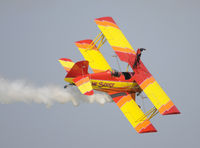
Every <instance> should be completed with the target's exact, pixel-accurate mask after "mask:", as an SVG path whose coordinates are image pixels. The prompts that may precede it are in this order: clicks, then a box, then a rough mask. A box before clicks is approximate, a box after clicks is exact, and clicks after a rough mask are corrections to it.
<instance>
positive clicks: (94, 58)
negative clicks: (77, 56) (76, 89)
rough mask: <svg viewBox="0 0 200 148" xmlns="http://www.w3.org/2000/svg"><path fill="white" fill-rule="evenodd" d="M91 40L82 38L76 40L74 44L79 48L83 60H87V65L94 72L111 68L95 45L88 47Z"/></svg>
mask: <svg viewBox="0 0 200 148" xmlns="http://www.w3.org/2000/svg"><path fill="white" fill-rule="evenodd" d="M91 43H92V40H82V41H78V42H76V46H77V47H78V49H79V50H80V52H81V54H82V55H83V57H84V58H85V60H87V61H89V65H90V67H91V68H92V70H93V72H94V73H98V72H102V71H106V70H111V68H110V66H109V64H108V63H107V61H106V60H105V58H104V57H103V55H102V54H101V52H100V51H99V50H98V49H97V48H96V46H94V47H92V49H91V48H90V46H91V45H90V44H91Z"/></svg>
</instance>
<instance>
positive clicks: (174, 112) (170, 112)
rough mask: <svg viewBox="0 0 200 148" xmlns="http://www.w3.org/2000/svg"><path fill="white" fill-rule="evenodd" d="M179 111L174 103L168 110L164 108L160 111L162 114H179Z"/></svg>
mask: <svg viewBox="0 0 200 148" xmlns="http://www.w3.org/2000/svg"><path fill="white" fill-rule="evenodd" d="M180 113H181V112H180V111H179V110H178V109H177V107H176V106H175V105H173V106H172V107H171V108H170V109H169V110H166V111H165V112H163V113H162V115H173V114H180Z"/></svg>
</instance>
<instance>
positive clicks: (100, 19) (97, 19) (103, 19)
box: [95, 16, 116, 24]
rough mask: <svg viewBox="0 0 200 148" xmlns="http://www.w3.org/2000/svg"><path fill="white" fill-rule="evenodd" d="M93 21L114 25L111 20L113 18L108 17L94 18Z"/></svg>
mask: <svg viewBox="0 0 200 148" xmlns="http://www.w3.org/2000/svg"><path fill="white" fill-rule="evenodd" d="M95 21H101V22H102V21H107V22H110V23H113V24H116V23H115V21H114V20H113V18H112V17H110V16H106V17H100V18H96V19H95Z"/></svg>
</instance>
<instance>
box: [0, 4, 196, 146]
mask: <svg viewBox="0 0 200 148" xmlns="http://www.w3.org/2000/svg"><path fill="white" fill-rule="evenodd" d="M199 14H200V2H199V1H198V0H167V1H164V0H163V1H161V0H138V1H136V0H115V1H114V0H113V1H109V0H100V1H95V0H91V1H90V0H83V1H81V0H79V1H75V0H73V1H72V0H71V1H69V0H55V1H53V0H0V68H1V69H0V76H1V77H4V78H6V79H9V80H16V79H25V80H28V81H29V82H30V83H34V84H35V85H36V86H44V85H47V84H56V85H60V86H64V84H65V82H64V76H65V71H64V70H63V68H62V67H61V65H60V64H59V62H58V61H57V60H58V59H59V58H61V57H66V58H71V59H72V60H73V61H78V60H82V59H83V57H82V55H81V54H80V52H79V50H78V49H77V48H76V47H75V45H74V42H75V41H78V40H82V39H88V38H94V37H95V36H96V35H97V33H98V32H99V29H98V28H97V26H96V24H95V23H94V19H95V18H98V17H103V16H112V17H113V18H114V20H115V21H116V23H117V24H118V25H119V27H120V28H121V30H122V31H123V33H124V34H125V35H126V37H127V38H128V40H129V41H130V43H131V44H132V46H133V47H134V48H135V49H137V48H139V47H144V48H147V51H145V53H144V54H143V56H142V60H143V61H144V63H145V65H146V66H147V67H148V69H149V70H150V71H151V73H152V74H153V75H154V76H155V78H156V80H157V81H158V82H159V83H160V84H161V86H162V87H163V88H164V90H165V91H166V92H167V94H168V95H169V97H170V98H171V99H172V101H173V102H174V103H175V104H176V106H177V107H178V108H179V110H180V111H181V113H182V114H181V115H177V116H161V115H158V116H157V117H155V118H154V119H153V120H152V123H153V124H154V125H155V127H156V129H157V130H158V132H157V133H153V134H137V133H136V131H135V130H134V129H133V128H132V126H131V125H130V124H129V122H128V121H127V120H126V118H125V117H124V115H123V114H122V113H121V111H120V110H119V108H118V107H117V105H116V104H114V103H109V104H105V105H103V106H101V105H99V104H81V105H80V106H79V107H74V106H73V105H72V104H71V103H67V104H56V105H54V106H53V107H51V108H50V109H47V108H46V107H45V105H43V104H35V103H33V104H25V103H14V104H0V147H2V148H27V147H28V148H36V147H37V148H44V147H45V148H46V147H48V148H54V147H60V148H78V147H82V148H85V147H87V148H89V147H95V148H105V147H114V148H121V147H125V148H134V147H135V148H136V147H137V148H138V147H139V148H140V147H141V148H143V147H150V148H151V147H152V148H156V147H162V148H169V147H177V148H178V147H181V148H188V147H198V145H199V137H200V128H199V125H200V119H199V112H200V107H199V106H200V100H199V94H198V91H199V83H200V78H199V74H200V70H199V65H200V62H199V55H200V49H199V46H200V44H199V43H200V41H199V33H200V29H199V26H200V17H199ZM101 51H102V53H103V54H104V56H105V57H106V59H107V60H108V61H109V63H110V65H111V66H112V67H114V68H116V66H115V65H116V61H115V59H114V58H111V56H112V55H113V51H112V49H111V48H110V47H109V45H108V44H106V45H104V46H103V48H102V49H101Z"/></svg>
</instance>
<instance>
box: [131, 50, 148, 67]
mask: <svg viewBox="0 0 200 148" xmlns="http://www.w3.org/2000/svg"><path fill="white" fill-rule="evenodd" d="M144 50H146V49H145V48H138V50H137V53H136V58H135V62H134V64H133V68H136V67H137V65H138V64H139V63H140V57H141V55H142V51H144Z"/></svg>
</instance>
